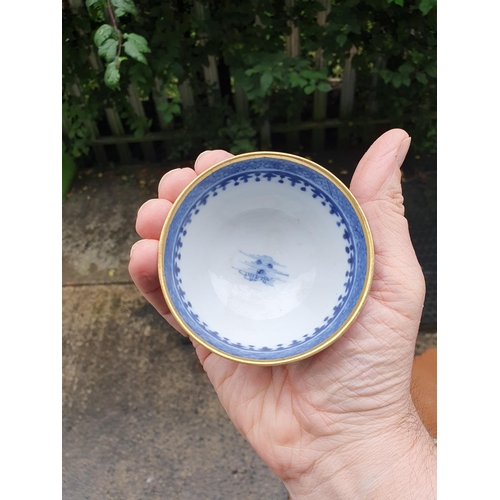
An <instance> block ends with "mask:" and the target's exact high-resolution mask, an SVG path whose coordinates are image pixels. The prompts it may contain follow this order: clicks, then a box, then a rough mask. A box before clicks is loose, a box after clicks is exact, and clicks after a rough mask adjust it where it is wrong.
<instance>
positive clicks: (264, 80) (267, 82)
mask: <svg viewBox="0 0 500 500" xmlns="http://www.w3.org/2000/svg"><path fill="white" fill-rule="evenodd" d="M272 83H273V75H270V74H269V73H264V74H263V75H261V77H260V88H261V89H262V92H263V93H264V94H265V93H266V92H267V91H268V90H269V87H270V86H271V85H272Z"/></svg>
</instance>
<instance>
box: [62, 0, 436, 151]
mask: <svg viewBox="0 0 500 500" xmlns="http://www.w3.org/2000/svg"><path fill="white" fill-rule="evenodd" d="M201 3H202V5H203V6H204V7H205V15H204V16H201V17H200V16H199V15H198V11H197V10H196V9H195V8H194V4H193V1H191V0H176V1H175V2H173V1H169V0H163V1H160V0H141V2H137V1H136V2H133V1H132V0H86V2H85V9H84V10H79V11H75V12H72V11H71V10H69V9H63V120H64V124H65V130H66V137H67V145H68V150H69V151H70V152H71V154H72V155H74V156H78V155H83V154H86V152H87V151H88V147H87V145H86V144H87V142H88V141H89V140H90V139H91V138H92V134H93V131H92V130H90V129H89V127H88V123H89V122H93V121H96V120H99V119H101V118H102V117H103V113H104V109H105V108H107V107H110V108H115V109H117V110H118V111H119V114H120V116H121V117H122V119H123V121H124V125H125V128H126V132H127V133H131V134H135V135H136V136H140V135H141V134H144V133H146V132H147V131H148V130H150V129H151V127H152V126H156V125H154V124H153V123H152V122H151V119H150V118H145V117H139V116H137V115H136V114H135V113H134V110H133V108H132V107H131V105H130V103H129V102H128V88H129V86H130V85H132V86H133V87H135V88H136V89H137V92H138V93H139V97H140V99H142V100H143V101H150V100H152V99H154V100H155V103H156V111H157V115H158V122H159V125H158V126H161V127H165V126H168V127H170V128H171V129H172V130H174V131H178V132H179V139H178V140H176V141H175V148H174V149H173V150H172V151H170V152H169V154H170V155H171V157H172V155H173V156H175V155H184V154H187V153H186V152H187V151H189V149H190V148H198V149H199V148H201V147H209V146H211V147H221V146H222V145H225V144H227V147H228V148H230V149H231V150H232V151H234V152H242V151H247V150H251V149H256V148H258V147H259V145H258V142H257V134H256V131H257V130H259V128H260V126H261V125H262V124H263V123H264V122H265V121H269V122H271V123H283V122H289V123H293V122H297V121H300V120H301V119H310V118H311V108H312V98H313V94H314V92H316V91H318V92H324V93H328V101H329V103H330V108H332V109H335V106H338V90H335V91H332V77H341V76H342V68H343V66H344V62H345V59H346V57H347V56H348V54H349V50H350V49H351V47H352V46H355V47H356V48H357V53H356V55H355V56H354V58H353V61H352V65H353V68H354V69H355V70H356V95H355V109H354V112H353V116H352V118H351V119H356V120H362V119H365V118H368V117H369V118H372V119H375V120H383V119H385V120H388V122H389V123H390V126H401V127H405V128H406V129H407V130H408V132H409V133H410V135H411V136H412V137H413V141H412V144H413V148H415V149H417V150H422V151H434V150H435V147H436V146H435V144H436V135H435V134H436V133H435V131H436V126H435V125H436V120H435V113H436V107H437V105H436V78H437V74H436V29H437V28H436V10H437V6H436V0H364V1H360V0H344V1H341V2H333V1H332V6H331V11H330V14H329V15H328V16H327V19H326V25H325V26H319V25H318V23H317V15H318V13H319V12H320V11H321V10H322V9H323V6H322V4H321V3H320V2H318V1H310V0H296V1H295V3H294V7H293V8H292V9H291V11H290V12H288V11H287V10H286V9H285V8H284V2H283V1H282V0H281V1H280V2H278V1H276V0H248V1H246V2H230V1H227V0H203V1H202V2H201ZM256 13H258V15H256ZM290 21H293V22H294V23H295V24H296V25H297V26H298V28H299V32H300V45H299V47H300V49H299V54H298V56H297V57H293V58H292V57H287V56H286V54H285V50H284V47H285V37H286V34H288V33H290V26H289V22H290ZM320 47H321V48H322V49H323V61H324V63H323V66H322V67H320V66H319V65H318V62H317V51H318V49H319V48H320ZM92 52H94V56H93V59H92V56H90V58H89V54H91V53H92ZM210 55H215V56H216V58H217V61H218V62H219V63H220V64H221V68H223V67H228V68H229V72H228V75H226V76H224V72H223V71H222V70H221V73H220V77H221V88H222V95H220V94H219V92H214V93H213V95H214V96H215V98H216V104H215V105H213V106H210V105H209V103H208V101H207V93H208V92H209V91H210V90H213V89H208V87H207V85H206V84H205V82H204V76H203V75H204V73H203V68H204V66H207V64H208V56H210ZM92 61H93V62H92ZM186 80H189V83H190V87H191V89H192V91H193V95H194V100H195V106H194V108H187V107H186V106H185V103H183V102H182V99H181V94H180V92H179V85H181V84H183V82H185V81H186ZM236 88H239V89H242V90H243V92H244V94H245V96H246V98H247V100H248V113H243V114H241V112H240V113H238V112H237V111H236V109H237V107H236V105H235V100H234V90H235V89H236ZM77 94H78V95H77ZM335 103H337V104H335ZM179 117H181V119H179ZM329 117H336V115H330V116H329ZM361 136H362V131H359V133H357V136H356V134H354V135H353V137H354V140H356V137H357V140H361Z"/></svg>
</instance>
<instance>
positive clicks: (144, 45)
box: [123, 33, 151, 54]
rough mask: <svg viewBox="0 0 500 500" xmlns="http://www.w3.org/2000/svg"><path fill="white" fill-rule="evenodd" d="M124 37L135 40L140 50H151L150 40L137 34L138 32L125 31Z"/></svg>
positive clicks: (145, 51) (144, 51)
mask: <svg viewBox="0 0 500 500" xmlns="http://www.w3.org/2000/svg"><path fill="white" fill-rule="evenodd" d="M123 38H124V39H125V40H129V41H131V42H133V44H134V45H135V46H136V47H137V50H138V51H139V52H143V53H147V54H149V53H150V52H151V50H150V49H149V46H148V41H147V40H146V39H145V38H144V37H143V36H141V35H137V34H136V33H125V34H124V35H123Z"/></svg>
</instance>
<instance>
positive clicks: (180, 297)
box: [163, 158, 367, 360]
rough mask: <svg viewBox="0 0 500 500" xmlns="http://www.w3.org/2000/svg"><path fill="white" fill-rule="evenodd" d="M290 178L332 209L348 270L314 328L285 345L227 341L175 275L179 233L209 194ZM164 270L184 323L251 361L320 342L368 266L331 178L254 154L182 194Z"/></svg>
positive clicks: (346, 310)
mask: <svg viewBox="0 0 500 500" xmlns="http://www.w3.org/2000/svg"><path fill="white" fill-rule="evenodd" d="M271 181H273V182H278V183H285V182H287V183H290V185H291V186H293V187H297V188H298V189H300V190H301V191H305V192H309V193H310V194H311V196H312V197H313V198H315V199H317V200H318V202H319V203H321V205H323V206H324V207H325V209H328V210H329V213H330V214H335V215H336V216H337V219H339V218H340V220H338V221H337V222H336V224H337V225H338V226H339V227H340V226H341V225H343V226H344V233H343V237H344V239H345V245H346V246H345V251H346V258H347V262H348V264H349V270H348V271H347V272H346V281H345V283H344V292H343V293H342V294H341V295H340V296H339V297H338V299H337V304H336V305H335V307H334V308H333V310H332V312H331V314H330V315H329V316H327V317H325V318H324V320H323V324H322V325H320V326H318V327H317V328H315V330H314V331H313V332H309V333H306V334H305V335H304V336H303V338H302V339H301V340H294V341H293V342H292V343H291V344H290V345H282V344H279V345H277V346H273V347H255V346H253V345H242V344H240V343H232V342H231V341H230V340H229V339H228V338H226V337H223V336H222V335H220V334H219V333H218V332H217V331H214V330H212V329H211V328H210V327H209V326H208V325H207V324H206V323H205V322H203V321H202V320H201V319H200V318H199V316H198V315H197V314H196V313H195V312H194V311H193V309H192V304H191V302H190V301H189V300H188V299H187V298H186V293H185V292H184V290H183V288H182V287H183V285H182V278H181V277H180V267H179V261H180V260H181V259H182V246H183V238H184V237H185V236H186V234H187V231H188V229H189V224H190V223H191V222H192V220H193V217H195V216H196V215H197V214H198V213H199V212H200V210H202V209H203V207H204V206H206V205H207V203H210V198H212V197H215V196H218V194H219V193H220V192H221V191H225V190H226V189H228V188H229V187H231V188H233V187H237V186H239V185H240V184H242V183H248V182H271ZM163 258H164V274H165V280H166V284H167V287H168V290H169V294H170V298H171V300H172V302H173V304H174V307H175V309H176V310H177V311H178V313H179V314H180V315H181V317H182V318H183V319H184V320H185V321H186V323H187V324H188V325H189V327H190V328H191V329H192V330H193V331H194V332H196V333H197V334H198V335H199V336H200V337H202V338H203V339H204V340H205V341H207V342H208V343H210V344H211V345H213V346H214V347H215V348H217V349H219V350H221V351H223V352H227V353H229V354H231V355H233V356H237V357H240V358H246V359H255V360H272V359H282V358H287V357H290V356H294V355H296V354H299V353H301V352H305V351H308V350H310V349H312V348H314V347H315V346H317V345H319V344H321V343H322V342H323V341H325V340H326V339H327V338H328V337H329V336H330V335H332V333H333V332H335V331H336V330H337V329H338V328H340V326H341V325H342V324H343V323H344V322H345V321H346V319H347V318H348V316H349V314H350V313H351V311H352V309H353V307H354V306H355V304H356V303H357V301H358V299H359V297H360V294H361V292H362V290H363V286H364V281H365V276H366V269H367V247H366V242H365V239H364V233H363V228H362V226H361V223H360V221H359V219H358V216H357V214H356V212H355V210H354V208H353V207H352V205H351V204H350V202H349V200H348V199H347V198H346V197H345V196H344V194H343V193H342V192H341V191H340V189H338V188H337V187H336V186H335V185H334V184H333V183H332V182H330V181H329V180H328V179H327V178H326V177H324V176H323V175H322V174H321V173H319V172H317V171H316V170H313V169H311V168H308V167H305V166H303V165H300V164H297V163H294V162H292V161H289V160H284V159H275V158H254V159H247V160H242V161H240V162H238V163H233V164H230V165H228V166H227V167H224V168H222V169H219V170H217V171H215V172H214V173H213V174H211V175H210V176H208V177H206V178H205V179H203V180H202V181H201V182H200V183H199V184H197V185H196V186H195V187H194V188H193V189H192V190H191V191H190V192H189V193H188V195H187V196H186V198H185V199H184V201H183V203H182V204H181V205H180V207H179V208H178V210H177V212H176V213H175V215H174V217H173V219H172V221H171V225H170V229H169V233H168V237H167V241H166V245H165V254H164V257H163Z"/></svg>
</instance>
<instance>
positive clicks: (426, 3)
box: [418, 0, 437, 16]
mask: <svg viewBox="0 0 500 500" xmlns="http://www.w3.org/2000/svg"><path fill="white" fill-rule="evenodd" d="M436 5H437V0H421V1H420V3H419V4H418V8H419V10H420V12H422V14H423V15H424V16H425V15H427V14H428V13H429V12H430V11H431V10H432V9H433V8H434V7H436Z"/></svg>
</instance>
